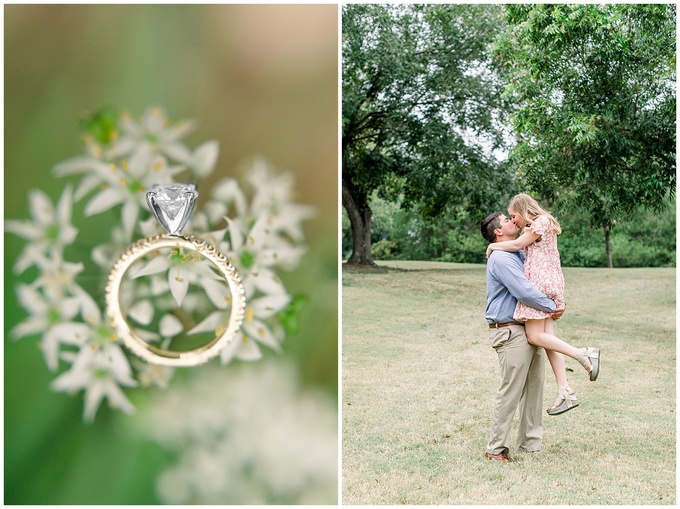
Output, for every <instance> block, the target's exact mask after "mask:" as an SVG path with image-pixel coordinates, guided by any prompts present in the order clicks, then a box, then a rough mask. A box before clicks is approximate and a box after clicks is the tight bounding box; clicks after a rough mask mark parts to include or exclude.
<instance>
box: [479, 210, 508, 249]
mask: <svg viewBox="0 0 680 509" xmlns="http://www.w3.org/2000/svg"><path fill="white" fill-rule="evenodd" d="M502 215H503V213H502V212H494V213H493V214H489V215H488V216H487V217H486V219H484V221H482V227H481V230H482V237H484V238H485V239H486V241H487V242H488V243H489V244H491V243H492V242H495V241H496V234H495V233H494V232H493V231H494V230H495V229H496V228H500V227H501V216H502Z"/></svg>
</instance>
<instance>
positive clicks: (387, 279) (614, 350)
mask: <svg viewBox="0 0 680 509" xmlns="http://www.w3.org/2000/svg"><path fill="white" fill-rule="evenodd" d="M381 265H383V266H385V268H383V269H382V270H356V269H349V268H344V269H343V274H342V276H343V287H342V292H343V294H342V304H343V311H342V329H343V330H342V337H343V339H342V393H343V396H342V398H343V399H342V432H343V445H342V470H343V478H342V502H343V504H494V505H523V504H560V505H570V504H593V505H599V504H626V505H627V504H630V505H646V504H654V505H658V504H675V503H676V486H675V479H676V463H675V460H676V415H675V404H676V396H675V386H676V370H675V366H676V360H675V352H676V349H675V269H574V268H566V269H565V270H564V273H565V280H566V295H565V296H566V300H567V312H566V314H565V315H564V318H563V319H562V320H560V321H559V322H557V324H556V330H557V335H558V336H559V337H561V338H562V339H564V340H566V341H568V342H570V343H572V344H574V345H576V346H596V347H599V348H601V349H602V368H601V371H600V377H599V378H598V380H597V381H596V382H594V383H593V382H589V381H588V379H587V376H586V374H585V371H583V369H582V368H581V367H580V365H579V364H578V363H577V362H576V361H574V360H572V359H567V367H568V368H569V369H572V370H573V372H570V373H569V381H570V384H571V386H572V388H573V389H574V390H575V391H576V393H577V395H578V397H579V401H580V406H579V407H578V408H576V409H574V410H572V411H570V412H567V413H566V414H563V415H561V416H557V417H549V416H547V415H545V414H544V415H545V417H544V419H543V427H544V432H543V450H542V451H541V452H539V453H536V454H526V453H521V452H519V451H517V450H516V449H515V448H514V447H513V448H511V450H510V456H511V458H513V459H514V460H515V463H514V464H512V465H504V464H500V463H497V462H490V461H488V460H485V459H484V458H483V453H484V450H485V446H486V443H487V441H488V438H489V429H490V415H491V403H492V400H493V397H494V393H495V391H496V389H497V387H498V382H499V380H498V376H499V374H498V373H499V369H498V361H497V357H496V354H495V352H494V350H493V349H492V348H491V346H490V344H489V339H488V332H487V328H486V322H485V320H484V308H485V293H484V292H485V275H484V274H485V273H484V266H483V265H463V264H448V263H425V262H384V263H382V264H381ZM554 395H555V382H554V377H553V375H552V371H550V366H549V364H548V362H547V359H546V390H545V405H544V406H545V407H546V408H547V407H548V406H549V404H550V403H551V402H552V399H553V398H554ZM516 426H517V422H516V420H515V423H514V426H513V431H512V440H513V445H514V440H515V437H516Z"/></svg>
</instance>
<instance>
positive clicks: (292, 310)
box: [276, 295, 309, 334]
mask: <svg viewBox="0 0 680 509" xmlns="http://www.w3.org/2000/svg"><path fill="white" fill-rule="evenodd" d="M308 302H309V297H308V296H307V295H296V296H295V297H293V299H292V300H291V301H290V303H289V304H288V306H286V309H284V310H283V311H280V312H279V313H278V314H277V315H276V317H277V318H278V320H279V322H280V323H281V325H282V326H283V329H284V330H285V331H286V334H297V333H299V332H300V313H302V310H303V308H304V307H305V306H306V305H307V303H308Z"/></svg>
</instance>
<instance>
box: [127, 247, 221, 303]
mask: <svg viewBox="0 0 680 509" xmlns="http://www.w3.org/2000/svg"><path fill="white" fill-rule="evenodd" d="M165 272H167V273H168V277H167V279H168V285H169V287H170V293H172V296H173V298H174V299H175V302H176V303H177V306H181V305H182V301H183V300H184V297H185V296H186V295H187V292H188V290H189V285H190V284H194V285H197V286H201V287H203V288H204V290H205V291H206V294H207V296H208V297H209V298H210V299H211V301H212V302H213V303H214V304H215V306H217V307H219V308H225V307H226V305H227V302H226V299H225V297H226V296H227V293H226V292H227V291H228V290H227V289H226V286H225V285H224V283H223V282H222V280H220V279H219V276H218V275H217V274H215V272H213V271H212V270H211V269H210V267H209V266H208V264H207V262H205V261H204V260H203V259H202V258H201V257H200V256H198V255H195V254H190V253H186V252H185V251H184V249H173V250H171V252H170V254H169V255H159V256H156V257H154V258H152V259H151V260H150V261H149V262H147V263H146V264H145V265H143V266H141V267H140V268H139V269H138V270H137V271H136V272H135V273H134V275H133V276H132V277H133V279H137V278H140V277H142V276H150V275H154V274H163V273H165ZM216 281H220V282H221V283H220V284H215V282H216Z"/></svg>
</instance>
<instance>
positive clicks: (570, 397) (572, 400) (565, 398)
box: [546, 391, 578, 415]
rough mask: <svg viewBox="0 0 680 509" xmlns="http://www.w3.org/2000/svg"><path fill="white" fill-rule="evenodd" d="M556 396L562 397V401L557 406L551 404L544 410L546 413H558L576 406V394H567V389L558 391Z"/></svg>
mask: <svg viewBox="0 0 680 509" xmlns="http://www.w3.org/2000/svg"><path fill="white" fill-rule="evenodd" d="M557 398H562V403H561V404H559V405H558V406H551V407H550V408H548V409H547V410H546V412H547V413H548V415H560V414H563V413H564V412H567V411H569V410H571V409H572V408H576V407H577V406H578V399H577V398H576V395H575V394H569V392H568V391H564V392H558V393H557Z"/></svg>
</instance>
